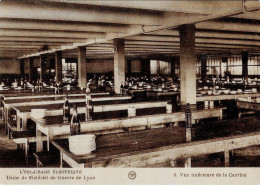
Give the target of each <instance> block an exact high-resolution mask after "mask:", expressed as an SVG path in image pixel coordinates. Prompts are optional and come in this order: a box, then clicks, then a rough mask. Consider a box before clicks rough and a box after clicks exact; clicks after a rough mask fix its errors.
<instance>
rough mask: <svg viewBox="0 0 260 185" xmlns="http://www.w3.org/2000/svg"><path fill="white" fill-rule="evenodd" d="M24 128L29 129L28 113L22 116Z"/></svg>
mask: <svg viewBox="0 0 260 185" xmlns="http://www.w3.org/2000/svg"><path fill="white" fill-rule="evenodd" d="M22 129H23V130H27V115H23V116H22Z"/></svg>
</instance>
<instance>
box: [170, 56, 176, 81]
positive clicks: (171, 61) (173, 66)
mask: <svg viewBox="0 0 260 185" xmlns="http://www.w3.org/2000/svg"><path fill="white" fill-rule="evenodd" d="M169 62H170V63H171V74H172V77H175V62H176V58H175V57H171V58H170V59H169Z"/></svg>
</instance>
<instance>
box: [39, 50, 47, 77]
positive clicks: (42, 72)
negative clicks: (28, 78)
mask: <svg viewBox="0 0 260 185" xmlns="http://www.w3.org/2000/svg"><path fill="white" fill-rule="evenodd" d="M45 59H46V57H45V56H44V55H40V80H42V82H45V80H46V79H45V78H46V75H45V71H46V60H45Z"/></svg>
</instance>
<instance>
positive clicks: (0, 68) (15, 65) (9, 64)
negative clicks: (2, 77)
mask: <svg viewBox="0 0 260 185" xmlns="http://www.w3.org/2000/svg"><path fill="white" fill-rule="evenodd" d="M0 74H20V63H19V61H18V60H15V59H0Z"/></svg>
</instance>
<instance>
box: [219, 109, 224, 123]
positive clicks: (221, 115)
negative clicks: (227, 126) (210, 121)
mask: <svg viewBox="0 0 260 185" xmlns="http://www.w3.org/2000/svg"><path fill="white" fill-rule="evenodd" d="M219 120H220V121H222V120H223V110H222V109H221V110H220V111H219Z"/></svg>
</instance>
